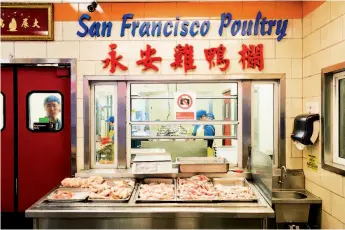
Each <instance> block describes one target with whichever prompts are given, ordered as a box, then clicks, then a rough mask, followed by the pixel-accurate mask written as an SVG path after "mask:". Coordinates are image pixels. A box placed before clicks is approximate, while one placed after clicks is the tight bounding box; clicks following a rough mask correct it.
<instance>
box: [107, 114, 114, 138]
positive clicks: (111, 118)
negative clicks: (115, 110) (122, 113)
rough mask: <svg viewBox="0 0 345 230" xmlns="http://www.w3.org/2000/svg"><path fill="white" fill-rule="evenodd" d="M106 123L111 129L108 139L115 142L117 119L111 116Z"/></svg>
mask: <svg viewBox="0 0 345 230" xmlns="http://www.w3.org/2000/svg"><path fill="white" fill-rule="evenodd" d="M105 122H108V123H109V125H110V129H109V133H108V137H109V138H110V137H111V139H112V140H113V141H114V122H115V118H114V116H110V117H109V118H108V119H107V120H106V121H105Z"/></svg>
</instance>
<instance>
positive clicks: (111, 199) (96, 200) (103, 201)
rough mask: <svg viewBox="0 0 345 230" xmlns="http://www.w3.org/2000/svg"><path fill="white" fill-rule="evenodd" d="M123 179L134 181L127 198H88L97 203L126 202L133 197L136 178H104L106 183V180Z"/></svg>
mask: <svg viewBox="0 0 345 230" xmlns="http://www.w3.org/2000/svg"><path fill="white" fill-rule="evenodd" d="M122 180H130V181H133V186H130V188H131V190H130V193H129V196H128V197H127V198H126V199H114V198H110V197H109V198H104V199H100V198H99V199H98V198H90V197H89V198H88V199H87V200H88V201H90V202H95V203H97V202H98V203H126V202H128V201H129V200H130V199H131V197H132V194H133V191H134V188H135V180H134V179H128V178H117V179H106V180H104V182H103V183H106V182H110V183H111V182H116V181H122Z"/></svg>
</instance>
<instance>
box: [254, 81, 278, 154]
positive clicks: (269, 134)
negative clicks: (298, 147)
mask: <svg viewBox="0 0 345 230" xmlns="http://www.w3.org/2000/svg"><path fill="white" fill-rule="evenodd" d="M273 99H274V85H273V84H272V83H261V84H260V83H254V84H253V101H252V106H253V113H252V114H253V117H252V120H253V125H252V129H253V132H252V133H253V141H252V143H253V151H258V152H260V153H264V154H267V155H273V148H274V145H273V141H274V139H273V126H274V117H273V116H274V102H273Z"/></svg>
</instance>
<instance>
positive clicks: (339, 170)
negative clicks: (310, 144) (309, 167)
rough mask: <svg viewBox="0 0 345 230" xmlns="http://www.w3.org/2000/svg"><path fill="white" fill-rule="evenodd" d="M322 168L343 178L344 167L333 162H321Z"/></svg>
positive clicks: (344, 173) (344, 174)
mask: <svg viewBox="0 0 345 230" xmlns="http://www.w3.org/2000/svg"><path fill="white" fill-rule="evenodd" d="M322 168H323V169H325V170H327V171H330V172H333V173H336V174H339V175H342V176H345V166H344V165H340V164H336V163H333V162H322Z"/></svg>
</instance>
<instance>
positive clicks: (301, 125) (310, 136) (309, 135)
mask: <svg viewBox="0 0 345 230" xmlns="http://www.w3.org/2000/svg"><path fill="white" fill-rule="evenodd" d="M319 120H320V115H319V114H302V115H299V116H297V117H296V118H295V120H294V125H293V132H292V134H291V139H292V140H293V141H294V143H295V145H296V147H297V148H298V149H299V150H303V148H304V147H305V146H306V145H313V144H314V143H315V141H316V140H317V138H318V136H319V131H320V123H319Z"/></svg>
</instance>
